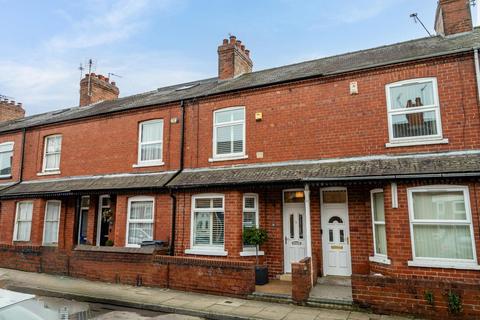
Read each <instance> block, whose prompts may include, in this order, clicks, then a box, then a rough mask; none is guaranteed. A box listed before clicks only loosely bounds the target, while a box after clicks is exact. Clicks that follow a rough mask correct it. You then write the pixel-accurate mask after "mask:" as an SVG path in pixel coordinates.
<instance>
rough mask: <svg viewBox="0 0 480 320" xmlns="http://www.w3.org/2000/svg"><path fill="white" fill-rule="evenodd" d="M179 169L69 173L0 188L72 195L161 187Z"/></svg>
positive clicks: (11, 192) (6, 193) (4, 194)
mask: <svg viewBox="0 0 480 320" xmlns="http://www.w3.org/2000/svg"><path fill="white" fill-rule="evenodd" d="M175 173H176V171H169V172H161V173H142V174H112V175H103V176H82V177H66V178H58V179H43V180H34V181H24V182H21V183H19V184H15V185H13V186H11V187H9V188H8V187H7V188H6V189H4V190H2V191H0V198H12V197H19V196H22V197H29V196H38V195H42V196H45V195H70V194H81V193H85V192H90V193H94V192H102V191H103V192H106V191H108V192H109V193H115V192H116V191H121V190H132V189H133V190H135V189H142V190H145V189H156V190H158V189H161V188H163V187H164V186H165V184H166V183H167V182H168V181H169V180H170V179H171V178H172V177H173V176H174V175H175Z"/></svg>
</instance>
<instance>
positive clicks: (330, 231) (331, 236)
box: [328, 229, 333, 242]
mask: <svg viewBox="0 0 480 320" xmlns="http://www.w3.org/2000/svg"><path fill="white" fill-rule="evenodd" d="M328 242H333V230H332V229H329V230H328Z"/></svg>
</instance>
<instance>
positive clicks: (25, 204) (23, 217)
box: [13, 201, 33, 241]
mask: <svg viewBox="0 0 480 320" xmlns="http://www.w3.org/2000/svg"><path fill="white" fill-rule="evenodd" d="M32 213H33V202H32V201H21V202H17V210H16V214H15V228H14V230H13V241H30V233H31V230H32Z"/></svg>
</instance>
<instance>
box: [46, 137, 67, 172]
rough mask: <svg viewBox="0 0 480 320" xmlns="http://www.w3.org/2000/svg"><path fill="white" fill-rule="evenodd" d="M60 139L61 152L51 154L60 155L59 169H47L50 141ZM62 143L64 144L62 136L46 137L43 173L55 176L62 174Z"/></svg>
mask: <svg viewBox="0 0 480 320" xmlns="http://www.w3.org/2000/svg"><path fill="white" fill-rule="evenodd" d="M57 137H60V151H58V152H54V153H50V154H59V157H58V168H47V145H48V139H51V138H57ZM62 143H63V136H62V135H61V134H52V135H49V136H45V138H44V140H43V167H42V172H43V173H47V174H55V173H60V164H61V162H62Z"/></svg>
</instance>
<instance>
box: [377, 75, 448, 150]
mask: <svg viewBox="0 0 480 320" xmlns="http://www.w3.org/2000/svg"><path fill="white" fill-rule="evenodd" d="M386 93H387V107H388V124H389V136H390V142H391V143H392V144H393V143H402V142H403V143H408V142H412V141H422V140H435V139H441V138H442V126H441V121H440V106H439V102H438V89H437V79H436V78H426V79H413V80H407V81H401V82H396V83H392V84H389V85H387V86H386Z"/></svg>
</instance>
